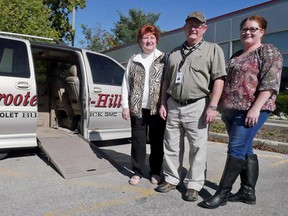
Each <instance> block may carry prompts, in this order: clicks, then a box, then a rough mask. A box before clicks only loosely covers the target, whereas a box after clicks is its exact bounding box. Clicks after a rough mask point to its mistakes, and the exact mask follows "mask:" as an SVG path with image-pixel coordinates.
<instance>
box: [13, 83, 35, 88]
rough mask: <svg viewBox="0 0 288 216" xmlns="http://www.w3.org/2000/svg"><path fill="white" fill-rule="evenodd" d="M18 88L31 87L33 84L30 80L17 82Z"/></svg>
mask: <svg viewBox="0 0 288 216" xmlns="http://www.w3.org/2000/svg"><path fill="white" fill-rule="evenodd" d="M16 88H18V89H30V88H31V86H30V84H29V83H28V82H17V83H16Z"/></svg>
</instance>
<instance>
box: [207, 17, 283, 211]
mask: <svg viewBox="0 0 288 216" xmlns="http://www.w3.org/2000/svg"><path fill="white" fill-rule="evenodd" d="M266 27H267V21H266V20H265V18H263V17H261V16H251V17H247V18H245V19H244V20H243V21H242V22H241V24H240V33H241V36H240V37H241V42H242V43H243V46H244V50H241V51H238V52H236V53H235V54H234V55H233V56H232V57H231V59H230V61H229V62H228V64H227V77H226V81H225V86H224V90H223V93H222V96H221V100H220V107H219V109H220V110H221V113H222V115H221V117H222V120H223V121H224V123H225V125H226V128H227V132H228V135H229V142H228V156H227V160H226V165H225V168H224V171H223V175H222V178H221V181H220V185H219V189H218V190H217V191H216V193H215V195H214V196H212V197H210V198H208V199H207V200H205V201H204V202H203V204H204V206H205V207H207V208H217V207H219V206H220V205H225V204H226V203H227V201H231V202H244V203H247V204H252V205H254V204H255V203H256V196H255V185H256V182H257V179H258V173H259V165H258V159H257V155H256V154H254V153H253V139H254V137H255V136H256V133H257V132H258V130H259V129H260V128H261V126H262V125H263V124H264V122H265V121H266V120H267V118H268V117H269V114H270V113H271V112H272V111H274V110H275V108H276V106H275V100H276V95H277V94H278V92H279V88H280V81H281V72H282V63H283V59H282V56H281V54H280V52H279V51H278V49H277V48H276V47H274V46H273V45H272V44H262V42H261V41H262V37H263V35H264V33H265V31H266ZM239 174H240V178H241V187H240V189H239V191H238V192H237V193H236V194H234V195H233V194H230V191H231V189H232V185H233V184H234V182H235V180H236V179H237V177H238V175H239ZM228 195H229V196H228Z"/></svg>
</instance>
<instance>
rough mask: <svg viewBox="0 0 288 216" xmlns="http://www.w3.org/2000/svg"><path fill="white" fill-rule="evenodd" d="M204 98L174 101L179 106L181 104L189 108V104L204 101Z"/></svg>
mask: <svg viewBox="0 0 288 216" xmlns="http://www.w3.org/2000/svg"><path fill="white" fill-rule="evenodd" d="M202 98H204V97H201V98H197V99H189V100H176V99H174V98H173V100H174V101H175V102H176V103H177V104H179V105H181V106H187V105H188V104H192V103H195V102H196V101H198V100H200V99H202Z"/></svg>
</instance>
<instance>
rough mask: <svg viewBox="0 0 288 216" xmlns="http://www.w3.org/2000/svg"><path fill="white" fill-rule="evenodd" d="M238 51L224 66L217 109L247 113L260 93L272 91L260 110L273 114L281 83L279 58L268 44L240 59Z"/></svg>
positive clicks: (276, 52) (240, 52) (274, 49)
mask: <svg viewBox="0 0 288 216" xmlns="http://www.w3.org/2000/svg"><path fill="white" fill-rule="evenodd" d="M242 52H243V50H240V51H238V52H236V53H235V54H234V55H233V56H232V57H231V59H230V61H229V62H228V64H227V66H226V70H227V77H226V81H225V85H224V89H223V93H222V96H221V100H220V104H219V106H220V110H221V109H222V110H223V109H224V110H227V109H234V110H249V109H250V107H251V106H252V105H253V102H254V101H255V100H256V98H257V95H258V94H259V92H260V91H264V90H273V93H272V96H271V97H270V98H269V99H268V100H267V101H266V103H265V104H264V105H263V107H262V109H261V110H267V111H274V110H275V109H276V105H275V100H276V95H277V94H278V92H279V88H280V82H281V72H282V64H283V58H282V55H281V54H280V52H279V50H278V49H277V48H276V47H275V46H273V45H272V44H264V45H262V46H261V47H259V48H257V49H256V50H254V51H253V52H250V53H247V54H244V55H242V56H240V55H241V54H242Z"/></svg>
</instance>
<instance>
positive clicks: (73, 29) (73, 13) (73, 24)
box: [72, 7, 76, 47]
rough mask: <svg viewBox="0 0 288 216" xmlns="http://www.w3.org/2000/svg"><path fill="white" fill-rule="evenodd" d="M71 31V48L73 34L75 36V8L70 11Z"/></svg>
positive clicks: (73, 38)
mask: <svg viewBox="0 0 288 216" xmlns="http://www.w3.org/2000/svg"><path fill="white" fill-rule="evenodd" d="M72 31H73V34H72V46H73V47H74V40H75V34H76V31H75V7H73V9H72Z"/></svg>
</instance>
